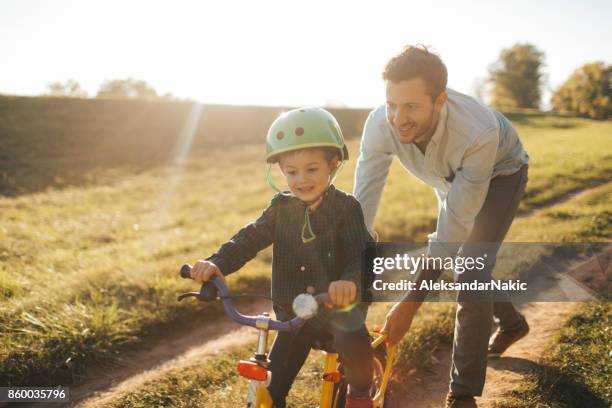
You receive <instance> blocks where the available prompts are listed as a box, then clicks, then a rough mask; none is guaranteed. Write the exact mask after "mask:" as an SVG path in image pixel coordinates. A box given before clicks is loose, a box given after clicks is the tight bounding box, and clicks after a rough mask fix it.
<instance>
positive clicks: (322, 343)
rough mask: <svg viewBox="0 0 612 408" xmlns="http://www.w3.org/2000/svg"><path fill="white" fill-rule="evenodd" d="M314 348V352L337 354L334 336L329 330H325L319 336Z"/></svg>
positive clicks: (313, 345)
mask: <svg viewBox="0 0 612 408" xmlns="http://www.w3.org/2000/svg"><path fill="white" fill-rule="evenodd" d="M312 348H313V349H314V350H321V351H325V352H326V353H337V351H336V348H335V347H334V336H333V335H332V334H331V333H330V332H329V331H327V330H323V331H321V332H320V333H319V334H318V335H317V339H316V340H315V341H314V343H313V344H312Z"/></svg>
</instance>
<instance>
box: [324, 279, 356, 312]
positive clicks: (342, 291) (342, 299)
mask: <svg viewBox="0 0 612 408" xmlns="http://www.w3.org/2000/svg"><path fill="white" fill-rule="evenodd" d="M327 292H328V293H329V298H330V300H331V302H332V304H333V305H334V306H338V307H345V306H348V305H350V304H351V303H353V301H354V300H355V296H356V295H357V285H355V282H351V281H346V280H337V281H334V282H332V283H330V284H329V288H328V289H327Z"/></svg>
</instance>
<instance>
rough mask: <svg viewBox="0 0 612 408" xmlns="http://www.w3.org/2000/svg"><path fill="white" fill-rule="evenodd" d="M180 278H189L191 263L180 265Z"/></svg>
mask: <svg viewBox="0 0 612 408" xmlns="http://www.w3.org/2000/svg"><path fill="white" fill-rule="evenodd" d="M180 273H181V278H183V279H191V265H189V264H185V265H183V266H182V267H181V272H180Z"/></svg>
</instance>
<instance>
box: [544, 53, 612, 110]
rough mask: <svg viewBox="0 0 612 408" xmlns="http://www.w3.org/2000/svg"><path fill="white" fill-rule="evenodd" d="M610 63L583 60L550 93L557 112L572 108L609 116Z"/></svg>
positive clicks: (611, 95)
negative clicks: (562, 82)
mask: <svg viewBox="0 0 612 408" xmlns="http://www.w3.org/2000/svg"><path fill="white" fill-rule="evenodd" d="M611 87H612V65H607V64H606V63H604V62H602V61H597V62H592V63H590V64H584V65H583V66H581V67H580V68H578V69H577V70H575V71H574V72H573V73H572V74H571V75H570V77H569V78H568V79H567V80H566V81H565V83H564V84H563V85H561V86H560V87H559V88H558V89H557V90H556V91H555V92H554V93H553V95H552V98H551V100H550V103H551V105H552V107H553V109H554V110H555V111H557V112H575V113H578V114H581V115H585V116H588V117H590V118H593V119H607V118H609V117H612V88H611Z"/></svg>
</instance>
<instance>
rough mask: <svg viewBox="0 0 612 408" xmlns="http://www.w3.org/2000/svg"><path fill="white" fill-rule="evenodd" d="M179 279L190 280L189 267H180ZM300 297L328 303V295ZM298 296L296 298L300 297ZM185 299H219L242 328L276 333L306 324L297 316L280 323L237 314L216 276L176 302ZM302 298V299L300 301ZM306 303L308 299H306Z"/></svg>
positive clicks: (269, 319) (186, 265) (268, 318)
mask: <svg viewBox="0 0 612 408" xmlns="http://www.w3.org/2000/svg"><path fill="white" fill-rule="evenodd" d="M180 275H181V278H184V279H191V265H189V264H185V265H183V266H182V267H181V272H180ZM300 296H310V297H311V298H313V299H314V301H315V302H316V304H320V303H324V302H325V303H329V294H327V293H322V294H320V295H317V296H311V295H306V294H304V295H300ZM300 296H298V298H299V297H300ZM187 297H195V298H198V299H199V300H203V301H210V300H215V299H217V298H219V299H221V301H222V302H223V308H224V309H225V312H226V313H227V315H228V316H229V317H231V318H232V320H234V321H235V322H236V323H238V324H241V325H243V326H250V327H255V328H257V329H265V330H276V331H292V330H296V329H298V328H300V327H301V326H302V325H304V323H306V320H307V318H302V317H299V316H296V317H294V318H293V319H291V320H289V321H285V322H281V321H278V320H274V319H272V318H270V317H268V316H264V315H260V316H247V315H243V314H241V313H239V312H238V311H237V310H236V308H235V307H234V305H233V303H232V299H231V296H230V294H229V289H228V288H227V286H226V285H225V283H224V282H223V280H222V279H221V278H219V277H218V276H214V277H213V278H212V279H211V280H210V281H208V282H204V284H203V285H202V288H201V289H200V292H188V293H183V294H182V295H180V296H179V297H178V301H181V300H183V299H185V298H187ZM303 300H304V298H302V301H303ZM306 300H307V301H308V300H309V299H306ZM310 302H312V300H310Z"/></svg>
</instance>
